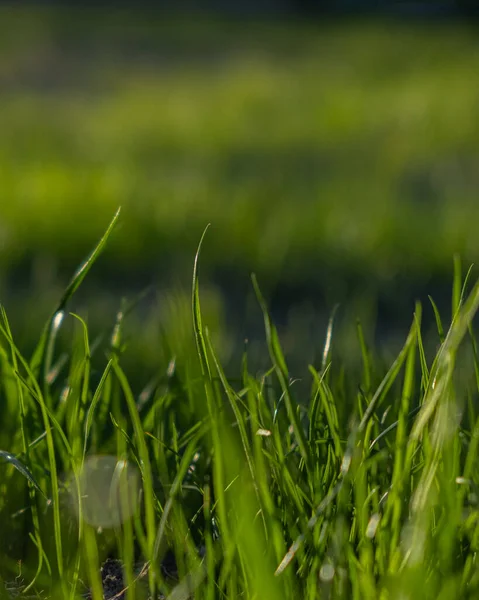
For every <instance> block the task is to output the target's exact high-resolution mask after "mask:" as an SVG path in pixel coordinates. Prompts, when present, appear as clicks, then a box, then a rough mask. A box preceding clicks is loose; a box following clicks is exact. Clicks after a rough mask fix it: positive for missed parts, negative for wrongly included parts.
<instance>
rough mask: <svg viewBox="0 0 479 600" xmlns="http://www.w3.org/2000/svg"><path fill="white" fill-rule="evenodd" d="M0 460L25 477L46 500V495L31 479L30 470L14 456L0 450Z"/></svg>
mask: <svg viewBox="0 0 479 600" xmlns="http://www.w3.org/2000/svg"><path fill="white" fill-rule="evenodd" d="M0 460H2V461H3V462H7V463H10V464H11V465H13V466H14V467H15V469H17V471H19V472H20V473H21V474H22V475H23V476H24V477H26V479H28V481H29V482H30V483H31V484H32V485H33V487H34V488H35V489H36V490H37V492H40V494H41V495H42V496H43V497H44V498H45V499H47V496H46V494H45V493H44V491H43V490H42V489H41V487H40V486H39V485H38V483H37V481H36V479H35V477H33V475H32V474H31V472H30V470H29V469H28V468H27V467H26V466H25V465H24V464H23V463H22V462H20V461H19V460H18V458H17V457H16V456H13V454H10V452H6V451H5V450H0Z"/></svg>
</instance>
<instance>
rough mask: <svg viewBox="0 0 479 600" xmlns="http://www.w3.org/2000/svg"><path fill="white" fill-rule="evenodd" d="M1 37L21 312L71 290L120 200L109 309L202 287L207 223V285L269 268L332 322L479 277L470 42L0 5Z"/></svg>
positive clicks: (8, 282) (7, 279)
mask: <svg viewBox="0 0 479 600" xmlns="http://www.w3.org/2000/svg"><path fill="white" fill-rule="evenodd" d="M0 40H1V42H0V132H1V135H0V181H1V184H0V273H1V274H2V277H1V278H0V281H3V283H4V285H3V294H4V295H5V297H13V298H14V297H15V296H14V294H15V290H16V289H18V288H19V287H21V289H22V290H24V289H25V288H26V289H28V290H30V293H35V290H39V289H41V290H43V292H42V293H47V292H46V290H49V289H53V287H54V285H55V282H57V281H60V282H61V283H64V282H65V281H66V277H67V275H68V274H70V272H71V270H72V269H73V268H74V266H75V265H76V264H78V262H79V260H80V259H81V258H82V257H83V255H84V254H85V253H86V252H87V251H88V250H89V249H90V247H91V246H92V245H93V243H94V241H95V240H96V239H97V238H98V236H99V235H100V234H101V232H102V231H103V230H104V227H105V226H106V223H107V222H108V221H109V220H110V218H111V216H112V214H113V213H114V211H115V210H116V208H117V207H118V206H119V205H122V207H123V218H122V227H121V229H120V230H119V231H118V232H117V234H116V236H115V238H114V240H113V242H112V248H111V250H109V252H108V254H107V255H105V257H104V258H103V259H102V261H101V265H99V266H98V269H97V270H96V271H95V272H94V273H92V278H93V279H92V281H93V282H94V285H96V286H97V287H96V288H93V289H95V297H97V296H100V295H101V294H102V293H105V294H106V295H108V288H109V286H114V285H117V284H118V282H120V285H121V286H123V287H122V290H123V289H125V290H128V289H129V288H130V287H131V288H132V289H138V288H141V287H142V286H143V285H146V284H148V283H150V281H151V280H152V279H153V281H154V282H155V283H156V284H158V285H164V286H168V285H171V284H172V282H176V283H177V282H181V284H183V283H185V284H186V285H188V282H189V274H190V271H191V264H192V257H193V255H194V251H195V247H196V244H197V241H198V239H199V237H200V235H201V232H202V230H203V229H204V227H205V225H206V224H207V223H208V222H211V223H212V227H211V230H210V233H209V234H208V240H207V243H206V244H205V249H204V256H203V265H202V268H203V273H204V276H205V277H207V276H213V277H215V278H216V279H215V280H217V281H218V280H219V281H221V280H224V281H226V282H227V284H228V282H230V283H231V285H232V286H233V288H232V289H236V288H234V285H239V284H238V282H243V281H244V282H246V283H245V284H244V285H245V286H246V287H248V285H249V284H248V276H249V273H250V272H251V271H255V272H257V273H258V276H259V279H260V281H261V282H262V283H263V286H264V287H265V288H266V289H268V286H273V287H274V286H276V288H277V289H280V290H281V287H282V286H285V287H288V286H289V287H290V288H291V289H292V290H293V292H292V293H293V295H294V294H295V293H300V292H299V291H297V290H302V291H307V290H313V292H314V293H319V294H322V295H323V297H324V299H325V300H324V301H325V303H326V304H327V306H328V307H329V308H330V307H331V306H332V305H333V304H334V303H335V302H336V301H338V300H339V301H341V300H343V299H344V298H345V297H348V295H349V294H350V293H353V292H357V291H358V290H361V289H363V288H366V289H367V290H368V293H370V294H371V296H373V295H374V294H376V293H378V292H381V293H382V292H384V291H385V290H390V293H391V294H392V295H393V296H395V295H397V294H398V292H399V291H401V292H403V293H405V294H407V293H408V290H407V288H408V286H413V285H414V284H415V283H417V282H418V281H421V282H423V283H424V284H425V286H426V288H427V284H428V282H429V281H430V280H431V279H432V280H434V281H443V280H444V279H447V281H449V276H450V272H451V259H452V255H453V254H454V253H455V252H459V253H460V254H461V255H462V256H463V258H464V259H465V260H466V261H468V262H470V261H474V260H477V257H478V254H479V246H478V245H477V241H476V240H477V222H478V221H477V218H478V217H479V204H478V202H477V189H478V184H479V168H478V167H479V154H478V148H479V145H478V142H479V119H477V114H478V108H479V84H478V83H477V73H478V72H479V40H478V38H477V35H476V32H475V31H474V30H472V29H470V28H468V27H467V26H465V25H458V24H456V25H452V24H445V23H443V24H435V25H434V26H433V25H431V26H427V24H425V23H423V24H410V23H409V24H408V23H401V22H396V23H393V22H387V21H381V22H371V23H368V22H354V23H339V22H327V23H322V24H321V23H318V24H305V23H269V22H243V23H239V22H237V23H231V22H230V23H221V22H214V21H208V22H206V21H205V22H193V20H191V21H189V22H188V21H181V22H180V21H165V20H162V19H161V17H160V16H158V15H156V16H155V15H153V16H152V15H151V14H150V15H146V14H142V15H138V14H135V13H133V12H131V13H128V12H125V11H123V12H122V11H116V12H113V13H108V12H106V11H103V12H102V11H99V10H93V9H91V10H86V9H82V10H77V11H76V12H74V11H61V10H60V9H56V10H55V11H53V10H52V11H39V10H33V9H32V10H29V11H25V10H23V11H22V10H20V9H16V10H14V9H11V8H10V9H5V8H3V9H2V11H1V13H0ZM95 273H96V275H97V279H96V280H95ZM398 281H402V282H403V288H402V289H401V290H398V289H397V287H395V286H396V284H397V282H398ZM345 282H347V283H345ZM241 285H243V284H241ZM240 288H241V286H240ZM241 289H242V288H241ZM391 290H392V291H391ZM12 294H13V296H11V295H12ZM11 304H14V301H11ZM410 308H412V307H410ZM409 316H410V312H409V309H408V314H407V315H406V318H407V320H408V319H409Z"/></svg>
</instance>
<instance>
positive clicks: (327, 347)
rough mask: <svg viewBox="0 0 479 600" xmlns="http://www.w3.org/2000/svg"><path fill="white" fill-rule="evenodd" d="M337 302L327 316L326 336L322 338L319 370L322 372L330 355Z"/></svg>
mask: <svg viewBox="0 0 479 600" xmlns="http://www.w3.org/2000/svg"><path fill="white" fill-rule="evenodd" d="M338 308H339V304H335V305H334V307H333V310H332V312H331V316H330V317H329V321H328V327H327V329H326V338H325V340H324V348H323V358H322V361H321V371H322V372H324V370H325V369H326V365H327V364H328V361H329V357H330V356H331V341H332V339H333V325H334V318H335V316H336V313H337V312H338Z"/></svg>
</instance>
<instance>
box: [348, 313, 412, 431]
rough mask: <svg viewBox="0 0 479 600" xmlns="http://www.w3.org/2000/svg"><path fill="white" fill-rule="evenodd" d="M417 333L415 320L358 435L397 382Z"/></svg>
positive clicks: (363, 420)
mask: <svg viewBox="0 0 479 600" xmlns="http://www.w3.org/2000/svg"><path fill="white" fill-rule="evenodd" d="M416 331H417V320H416V318H414V320H413V323H412V325H411V329H410V331H409V335H408V336H407V339H406V343H405V344H404V346H403V347H402V349H401V351H400V353H399V355H398V357H397V358H396V360H395V361H394V362H393V364H392V365H391V367H390V368H389V370H388V372H387V373H386V375H385V377H384V379H383V380H382V381H381V383H380V384H379V386H378V388H377V390H376V392H375V394H374V396H373V397H372V399H371V402H370V403H369V405H368V407H367V408H366V410H365V412H364V415H363V418H362V419H361V422H360V423H359V425H358V430H357V433H358V434H360V433H362V432H363V431H364V429H365V428H366V425H367V424H368V421H369V419H370V418H371V417H372V415H373V413H374V411H375V410H376V408H377V407H378V406H379V404H380V403H381V401H382V399H383V398H384V397H385V395H386V394H387V392H388V391H389V389H390V388H391V386H392V384H393V383H394V381H395V380H396V377H397V376H398V374H399V371H400V370H401V368H402V366H403V364H404V361H405V360H406V358H407V356H408V354H409V351H410V347H411V345H412V344H414V343H415V342H416V337H417V336H416Z"/></svg>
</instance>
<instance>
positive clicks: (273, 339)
mask: <svg viewBox="0 0 479 600" xmlns="http://www.w3.org/2000/svg"><path fill="white" fill-rule="evenodd" d="M251 280H252V282H253V287H254V291H255V293H256V298H257V299H258V303H259V305H260V308H261V311H262V313H263V319H264V327H265V332H266V341H267V344H268V350H269V354H270V357H271V361H272V362H273V365H274V368H275V372H276V376H277V378H278V380H279V383H280V386H281V389H282V391H283V393H284V401H285V404H286V412H287V413H288V418H289V420H290V422H291V424H292V426H293V431H294V434H295V436H296V440H297V442H298V447H299V451H300V454H301V457H302V459H303V460H304V464H305V466H306V469H307V471H308V472H309V471H310V464H311V453H310V452H311V451H310V449H309V447H308V444H307V440H306V436H305V433H304V430H303V428H302V427H301V423H300V422H299V419H298V415H297V412H296V410H295V407H294V406H293V399H292V396H291V392H290V386H289V384H288V379H289V374H288V368H287V366H286V361H285V359H284V356H283V352H282V350H281V346H280V343H279V338H278V333H277V331H276V328H275V327H274V325H273V323H272V321H271V317H270V315H269V312H268V309H267V306H266V302H265V300H264V298H263V295H262V293H261V290H260V288H259V285H258V281H257V280H256V276H255V275H254V274H253V275H252V276H251Z"/></svg>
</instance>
